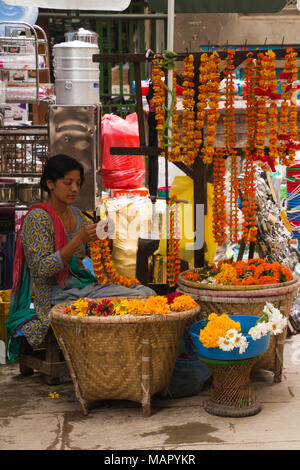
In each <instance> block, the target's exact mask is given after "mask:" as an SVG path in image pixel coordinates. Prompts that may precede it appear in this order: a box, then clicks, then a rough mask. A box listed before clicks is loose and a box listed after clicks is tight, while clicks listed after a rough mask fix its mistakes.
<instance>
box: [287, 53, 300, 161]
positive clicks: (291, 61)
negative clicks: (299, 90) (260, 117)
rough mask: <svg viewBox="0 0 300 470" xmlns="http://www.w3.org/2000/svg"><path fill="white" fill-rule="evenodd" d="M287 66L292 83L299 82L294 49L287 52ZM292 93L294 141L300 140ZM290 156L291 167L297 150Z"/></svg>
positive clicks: (291, 111)
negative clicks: (299, 138)
mask: <svg viewBox="0 0 300 470" xmlns="http://www.w3.org/2000/svg"><path fill="white" fill-rule="evenodd" d="M287 66H288V68H289V69H290V73H291V74H292V82H295V81H296V80H297V76H298V68H297V53H296V52H295V51H294V49H293V48H290V50H288V52H287ZM289 93H290V114H289V130H290V138H291V139H292V140H294V141H297V140H298V129H297V103H294V101H293V100H292V96H291V95H292V93H291V90H290V91H289ZM288 155H289V159H288V160H289V165H291V164H292V163H294V161H295V156H296V150H295V148H293V147H290V148H289V149H288Z"/></svg>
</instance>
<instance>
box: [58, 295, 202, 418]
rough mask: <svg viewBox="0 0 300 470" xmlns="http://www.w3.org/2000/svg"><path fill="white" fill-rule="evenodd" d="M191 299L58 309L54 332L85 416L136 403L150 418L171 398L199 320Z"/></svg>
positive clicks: (113, 301) (108, 301)
mask: <svg viewBox="0 0 300 470" xmlns="http://www.w3.org/2000/svg"><path fill="white" fill-rule="evenodd" d="M199 311H200V307H199V305H198V304H197V303H196V302H195V300H194V299H193V298H192V297H191V296H189V295H180V294H177V293H173V294H169V295H168V296H153V297H148V298H141V297H138V298H133V297H130V298H102V299H87V298H82V299H79V300H77V301H76V302H74V303H70V302H68V303H64V304H59V305H56V306H54V307H53V308H52V310H51V312H50V318H51V326H52V329H53V331H54V333H55V336H56V338H57V341H58V344H59V346H60V348H61V350H62V352H63V353H64V356H65V360H66V362H67V365H68V368H69V371H70V374H71V377H72V380H73V384H74V387H75V392H76V396H77V398H78V400H79V402H80V404H81V408H82V412H83V414H88V402H92V401H94V400H105V399H109V400H111V399H115V400H131V401H135V402H139V403H141V405H142V409H143V415H144V416H150V414H151V406H150V400H151V396H152V395H154V394H155V393H166V391H167V389H168V386H169V382H170V379H171V374H172V371H173V368H174V365H175V361H176V358H177V353H178V349H179V346H180V342H181V339H182V335H183V331H184V329H185V327H188V326H189V325H190V324H192V323H194V322H195V321H196V320H198V319H199Z"/></svg>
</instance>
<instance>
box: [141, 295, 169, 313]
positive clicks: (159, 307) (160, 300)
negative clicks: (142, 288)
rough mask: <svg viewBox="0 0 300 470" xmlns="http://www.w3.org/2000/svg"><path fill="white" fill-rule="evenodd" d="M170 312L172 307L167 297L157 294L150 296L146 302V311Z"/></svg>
mask: <svg viewBox="0 0 300 470" xmlns="http://www.w3.org/2000/svg"><path fill="white" fill-rule="evenodd" d="M170 312H171V309H170V306H169V304H168V300H167V298H166V297H163V296H160V295H156V296H153V297H149V298H148V299H147V300H146V302H145V313H148V314H152V313H155V314H158V315H162V314H166V313H170Z"/></svg>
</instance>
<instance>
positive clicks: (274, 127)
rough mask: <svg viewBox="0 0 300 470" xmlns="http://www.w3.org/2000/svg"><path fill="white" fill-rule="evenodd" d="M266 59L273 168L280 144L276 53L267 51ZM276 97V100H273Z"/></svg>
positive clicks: (270, 152)
mask: <svg viewBox="0 0 300 470" xmlns="http://www.w3.org/2000/svg"><path fill="white" fill-rule="evenodd" d="M265 58H266V62H267V64H266V68H265V70H266V71H267V76H268V91H269V97H270V99H271V103H270V106H269V109H268V113H269V157H270V158H271V160H272V162H273V167H275V166H276V165H277V163H278V162H277V160H278V144H277V134H278V109H277V102H276V99H277V98H276V90H277V79H276V70H275V53H274V52H273V51H271V50H269V51H267V52H266V54H265ZM273 97H275V98H273Z"/></svg>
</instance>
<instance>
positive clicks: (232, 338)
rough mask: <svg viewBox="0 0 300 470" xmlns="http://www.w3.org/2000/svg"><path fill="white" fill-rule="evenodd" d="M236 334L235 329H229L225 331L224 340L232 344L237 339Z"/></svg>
mask: <svg viewBox="0 0 300 470" xmlns="http://www.w3.org/2000/svg"><path fill="white" fill-rule="evenodd" d="M237 334H238V332H237V330H236V329H235V328H231V330H228V331H227V333H226V335H225V338H226V339H227V340H228V341H230V342H231V343H234V342H235V339H236V337H237Z"/></svg>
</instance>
